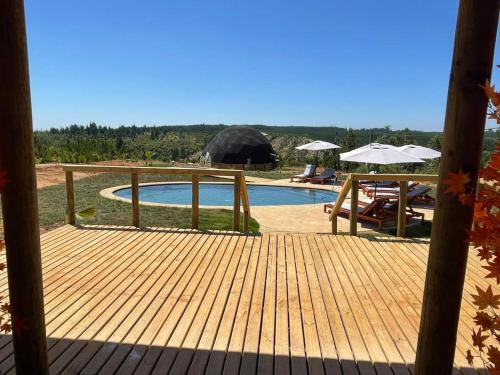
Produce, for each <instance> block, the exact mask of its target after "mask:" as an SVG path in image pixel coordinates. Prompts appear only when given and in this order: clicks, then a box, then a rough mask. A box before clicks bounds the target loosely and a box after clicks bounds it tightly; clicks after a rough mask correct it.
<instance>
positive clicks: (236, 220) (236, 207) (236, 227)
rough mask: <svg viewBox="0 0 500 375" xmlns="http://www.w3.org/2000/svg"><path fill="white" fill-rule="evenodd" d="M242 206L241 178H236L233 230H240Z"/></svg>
mask: <svg viewBox="0 0 500 375" xmlns="http://www.w3.org/2000/svg"><path fill="white" fill-rule="evenodd" d="M240 204H241V181H240V177H238V176H235V177H234V206H233V215H234V216H233V230H234V231H235V232H238V231H239V230H240Z"/></svg>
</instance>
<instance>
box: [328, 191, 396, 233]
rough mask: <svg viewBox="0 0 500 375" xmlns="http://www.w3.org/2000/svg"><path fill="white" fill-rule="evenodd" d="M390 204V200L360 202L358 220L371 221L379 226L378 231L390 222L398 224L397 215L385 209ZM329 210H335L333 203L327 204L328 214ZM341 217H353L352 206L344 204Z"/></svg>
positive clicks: (340, 213)
mask: <svg viewBox="0 0 500 375" xmlns="http://www.w3.org/2000/svg"><path fill="white" fill-rule="evenodd" d="M389 203H390V199H389V198H382V199H378V198H377V199H374V200H373V201H371V202H369V203H367V202H362V201H359V202H358V219H359V220H360V221H363V220H364V221H369V222H372V223H375V224H377V227H378V229H379V230H380V229H383V227H384V224H385V223H386V222H388V221H393V222H396V220H397V214H396V213H395V212H394V211H393V210H392V209H391V210H388V209H386V208H385V206H386V205H388V204H389ZM327 209H333V204H332V203H326V204H325V205H324V206H323V211H324V212H328V210H327ZM339 215H340V216H342V217H346V218H348V219H349V218H350V217H351V206H350V205H349V204H345V203H344V204H343V205H342V206H341V208H340V212H339Z"/></svg>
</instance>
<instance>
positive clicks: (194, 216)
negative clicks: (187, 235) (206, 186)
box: [191, 174, 200, 229]
mask: <svg viewBox="0 0 500 375" xmlns="http://www.w3.org/2000/svg"><path fill="white" fill-rule="evenodd" d="M192 189H193V191H192V194H193V198H192V200H191V209H192V212H191V228H193V229H198V225H199V210H200V176H198V175H195V174H194V175H193V176H192Z"/></svg>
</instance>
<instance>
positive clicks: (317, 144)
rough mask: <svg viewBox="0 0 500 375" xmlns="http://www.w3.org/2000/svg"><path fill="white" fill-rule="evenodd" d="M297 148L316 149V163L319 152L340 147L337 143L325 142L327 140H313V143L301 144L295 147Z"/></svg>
mask: <svg viewBox="0 0 500 375" xmlns="http://www.w3.org/2000/svg"><path fill="white" fill-rule="evenodd" d="M295 148H296V149H297V150H308V151H316V163H317V162H318V159H319V155H318V154H319V152H320V151H324V150H331V149H334V148H340V146H337V145H336V144H333V143H330V142H325V141H313V142H311V143H306V144H304V145H300V146H297V147H295Z"/></svg>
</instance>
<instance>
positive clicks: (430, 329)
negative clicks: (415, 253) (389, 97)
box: [415, 0, 500, 375]
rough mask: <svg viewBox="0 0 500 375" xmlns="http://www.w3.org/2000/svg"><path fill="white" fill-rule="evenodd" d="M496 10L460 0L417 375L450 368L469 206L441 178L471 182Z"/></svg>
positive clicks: (491, 0)
mask: <svg viewBox="0 0 500 375" xmlns="http://www.w3.org/2000/svg"><path fill="white" fill-rule="evenodd" d="M499 10H500V9H499V0H461V1H460V6H459V11H458V20H457V27H456V32H455V47H454V53H453V60H452V67H451V76H450V84H449V91H448V103H447V107H446V118H445V128H444V132H445V133H444V143H443V151H442V157H441V165H440V170H439V181H440V183H439V184H438V193H437V204H436V212H435V214H434V218H433V225H432V235H431V244H430V251H429V261H428V266H427V275H426V280H425V291H424V301H423V306H422V319H421V323H420V332H419V338H418V346H417V357H416V368H415V374H416V375H424V374H451V372H452V367H453V358H454V354H455V344H456V335H457V326H458V318H459V312H460V302H461V299H462V289H463V284H464V278H465V268H466V265H467V253H468V244H467V242H466V239H467V233H466V230H468V229H470V227H471V223H472V215H473V209H472V207H469V206H464V205H462V204H461V203H460V202H459V201H458V199H457V198H456V197H454V196H453V195H451V194H449V193H445V190H446V186H445V185H443V183H442V180H443V179H445V178H447V177H448V174H449V173H450V172H453V173H457V172H458V171H460V170H463V171H464V172H465V173H469V175H470V178H471V182H470V183H469V186H470V187H475V186H476V183H477V174H478V168H479V161H480V158H481V151H482V145H483V135H484V134H483V133H484V124H485V118H486V106H487V99H486V96H485V94H484V93H483V91H482V90H481V89H480V88H479V86H478V85H479V84H484V82H485V80H486V79H489V78H490V75H491V69H492V63H493V54H494V48H495V37H496V32H497V24H498V12H499Z"/></svg>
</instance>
